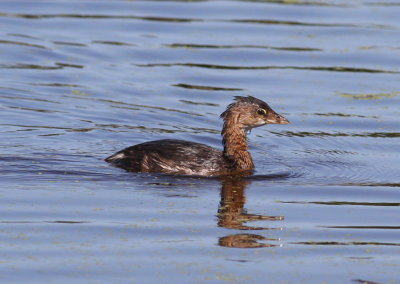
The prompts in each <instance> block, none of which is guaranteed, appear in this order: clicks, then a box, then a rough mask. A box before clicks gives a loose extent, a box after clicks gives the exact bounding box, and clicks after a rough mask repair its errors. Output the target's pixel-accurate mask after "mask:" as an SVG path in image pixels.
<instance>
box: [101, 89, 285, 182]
mask: <svg viewBox="0 0 400 284" xmlns="http://www.w3.org/2000/svg"><path fill="white" fill-rule="evenodd" d="M221 118H222V119H223V121H224V125H223V127H222V131H221V135H222V137H223V138H222V144H223V146H224V150H223V151H220V150H217V149H215V148H212V147H210V146H207V145H204V144H199V143H195V142H189V141H184V140H172V139H164V140H157V141H150V142H145V143H142V144H138V145H135V146H131V147H128V148H126V149H123V150H121V151H119V152H117V153H115V154H114V155H112V156H110V157H108V158H106V159H105V160H106V161H107V162H109V163H111V164H113V165H114V166H117V167H120V168H123V169H126V170H128V171H134V172H159V173H169V174H183V175H200V176H220V175H230V174H240V175H248V174H251V173H252V172H253V170H254V164H253V160H252V158H251V155H250V153H249V152H248V148H247V142H246V133H247V132H248V131H249V130H251V129H252V128H255V127H259V126H262V125H265V124H287V123H289V121H288V120H287V119H286V118H284V117H283V116H281V115H279V114H277V113H276V112H274V111H273V110H272V109H271V108H270V107H269V106H268V105H267V104H266V103H265V102H263V101H262V100H259V99H256V98H254V97H251V96H248V97H235V102H233V103H231V104H230V105H228V107H227V109H226V110H225V111H224V112H223V113H222V114H221Z"/></svg>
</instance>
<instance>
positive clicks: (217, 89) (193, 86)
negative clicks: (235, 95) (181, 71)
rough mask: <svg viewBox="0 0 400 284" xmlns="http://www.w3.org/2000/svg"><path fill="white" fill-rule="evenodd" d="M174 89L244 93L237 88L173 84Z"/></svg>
mask: <svg viewBox="0 0 400 284" xmlns="http://www.w3.org/2000/svg"><path fill="white" fill-rule="evenodd" d="M172 86H174V87H179V88H184V89H196V90H204V91H244V89H239V88H224V87H211V86H199V85H190V84H175V85H172Z"/></svg>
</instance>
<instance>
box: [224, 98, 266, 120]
mask: <svg viewBox="0 0 400 284" xmlns="http://www.w3.org/2000/svg"><path fill="white" fill-rule="evenodd" d="M237 107H250V108H252V109H258V108H262V109H266V110H269V109H271V108H270V107H269V106H268V104H267V103H266V102H264V101H262V100H259V99H257V98H255V97H253V96H247V97H242V96H235V101H234V102H233V103H231V104H230V105H228V107H227V108H226V110H225V111H224V112H223V113H222V114H221V116H220V117H221V118H223V119H224V118H226V116H227V115H228V113H230V112H231V111H233V110H234V109H235V108H237Z"/></svg>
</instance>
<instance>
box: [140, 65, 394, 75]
mask: <svg viewBox="0 0 400 284" xmlns="http://www.w3.org/2000/svg"><path fill="white" fill-rule="evenodd" d="M135 66H138V67H174V66H183V67H196V68H207V69H228V70H274V69H283V70H285V69H291V70H309V71H329V72H351V73H387V74H399V72H398V71H393V70H383V69H371V68H357V67H338V66H234V65H217V64H207V63H148V64H135Z"/></svg>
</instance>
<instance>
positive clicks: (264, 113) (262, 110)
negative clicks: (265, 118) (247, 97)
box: [257, 108, 267, 115]
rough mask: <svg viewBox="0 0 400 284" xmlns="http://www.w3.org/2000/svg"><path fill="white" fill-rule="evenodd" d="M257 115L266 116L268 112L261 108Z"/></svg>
mask: <svg viewBox="0 0 400 284" xmlns="http://www.w3.org/2000/svg"><path fill="white" fill-rule="evenodd" d="M257 114H259V115H266V114H267V111H266V110H265V109H263V108H259V109H258V110H257Z"/></svg>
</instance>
